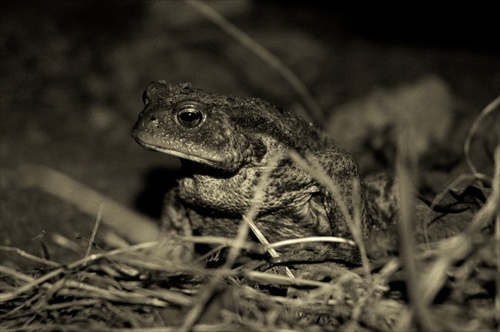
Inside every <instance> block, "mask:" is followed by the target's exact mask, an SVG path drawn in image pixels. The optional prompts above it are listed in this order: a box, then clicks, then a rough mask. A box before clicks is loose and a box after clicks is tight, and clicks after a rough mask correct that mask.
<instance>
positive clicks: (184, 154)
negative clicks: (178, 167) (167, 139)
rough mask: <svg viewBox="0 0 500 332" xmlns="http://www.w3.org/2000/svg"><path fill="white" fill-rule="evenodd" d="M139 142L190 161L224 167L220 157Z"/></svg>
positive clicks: (148, 147)
mask: <svg viewBox="0 0 500 332" xmlns="http://www.w3.org/2000/svg"><path fill="white" fill-rule="evenodd" d="M138 143H139V144H140V145H141V146H142V147H143V148H145V149H146V150H152V151H157V152H161V153H165V154H169V155H172V156H175V157H179V158H180V159H181V160H189V161H193V162H195V163H197V164H201V165H206V166H210V167H214V168H223V165H224V161H223V160H220V159H215V158H211V157H207V156H203V155H199V154H191V153H187V152H183V151H179V150H175V149H169V148H166V147H163V146H158V145H154V144H149V143H145V142H141V141H138Z"/></svg>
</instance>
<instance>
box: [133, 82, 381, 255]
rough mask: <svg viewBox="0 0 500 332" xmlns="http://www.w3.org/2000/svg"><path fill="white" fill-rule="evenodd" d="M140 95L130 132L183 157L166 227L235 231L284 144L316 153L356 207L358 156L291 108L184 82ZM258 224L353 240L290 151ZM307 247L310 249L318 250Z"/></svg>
mask: <svg viewBox="0 0 500 332" xmlns="http://www.w3.org/2000/svg"><path fill="white" fill-rule="evenodd" d="M144 101H145V108H144V110H143V111H142V112H141V114H140V115H139V119H138V122H137V123H136V125H135V127H134V129H133V131H132V135H133V137H134V138H135V139H136V141H137V142H138V143H139V144H141V145H142V146H143V147H145V148H147V149H151V150H155V151H160V152H163V153H167V154H171V155H174V156H177V157H179V158H181V161H182V165H183V170H184V174H185V176H184V177H183V178H181V179H180V180H179V183H178V187H176V188H174V189H172V191H171V192H170V193H169V194H168V195H167V198H166V202H165V208H164V215H163V222H164V224H165V225H164V226H165V227H166V228H167V229H169V230H173V231H175V232H178V233H181V234H182V233H195V234H202V235H219V236H228V237H231V236H234V235H235V233H236V230H237V228H238V225H239V222H240V220H241V216H242V215H243V214H244V213H245V212H246V211H247V210H248V209H249V207H250V206H251V201H252V198H253V196H254V194H255V187H256V185H257V183H258V180H259V178H260V176H261V174H262V172H263V170H264V169H265V168H266V166H267V164H268V162H269V160H270V158H272V157H273V156H274V155H276V154H277V153H280V152H283V153H285V152H286V151H289V150H295V151H297V152H298V153H299V154H300V155H302V156H304V157H305V156H309V158H311V157H312V158H314V159H315V160H316V161H317V162H318V163H319V164H320V165H321V167H322V168H323V169H324V170H325V171H326V173H327V174H328V175H329V176H330V177H331V178H332V179H334V181H335V182H336V183H337V186H338V188H339V190H340V196H341V197H342V198H343V200H344V204H345V205H346V207H347V208H348V210H349V212H350V213H351V214H352V213H353V201H357V199H354V198H353V197H352V196H353V191H352V186H353V181H359V177H358V170H357V164H356V162H355V161H354V159H353V157H352V156H351V155H350V154H349V153H348V152H346V151H344V150H342V149H340V148H337V147H335V146H334V145H333V144H332V143H331V142H330V141H329V139H328V138H327V136H326V135H324V134H323V133H322V132H320V131H319V130H317V129H316V128H314V127H313V126H312V125H311V124H310V123H308V122H306V121H305V120H303V119H302V118H300V117H299V116H297V115H296V114H294V113H292V112H289V111H286V110H282V109H281V108H278V107H276V106H274V105H271V104H269V103H267V102H265V101H263V100H260V99H257V98H234V97H226V96H222V95H218V94H211V93H207V92H204V91H202V90H199V89H193V88H191V85H190V84H189V83H185V84H178V85H170V84H167V83H166V82H164V81H158V82H153V83H151V84H149V85H148V87H147V89H146V91H145V92H144ZM365 192H366V190H365V189H364V186H363V185H362V190H361V191H360V195H361V196H360V197H359V201H360V202H361V213H362V218H363V221H364V223H363V230H364V233H365V235H366V234H367V230H368V229H369V228H371V227H373V225H372V224H373V222H372V221H373V220H374V215H375V214H380V213H381V211H380V210H377V209H375V208H374V207H373V204H370V200H367V199H366V198H365V196H366V194H365ZM255 221H256V225H257V227H258V228H259V229H260V230H261V231H262V232H263V233H264V235H265V236H266V237H267V239H268V240H269V241H270V242H275V241H279V240H284V239H290V238H299V237H306V236H318V235H328V236H340V237H348V238H351V236H350V232H349V227H348V225H347V223H346V221H345V218H344V216H343V215H342V213H341V212H340V209H339V205H338V203H337V202H336V201H335V199H334V198H333V196H332V194H331V193H330V192H328V191H327V190H326V189H325V188H324V187H323V186H321V185H320V184H318V183H317V182H316V181H315V180H314V179H313V178H312V177H311V176H310V175H309V174H308V173H307V172H306V171H304V170H302V169H301V168H299V167H298V166H297V165H295V164H294V163H293V162H291V161H290V159H288V158H285V159H282V160H281V162H280V163H279V164H278V166H277V167H276V168H275V170H274V171H273V172H272V174H271V176H270V179H269V181H268V183H267V185H266V195H265V198H264V199H263V200H262V202H260V205H259V214H258V217H257V218H256V220H255ZM328 248H331V249H327V250H326V251H325V250H324V249H322V250H321V251H322V252H323V254H322V255H324V252H327V253H328V254H326V256H329V257H330V258H340V259H344V258H345V255H344V254H341V252H342V250H336V249H335V248H334V247H328ZM303 249H304V248H302V249H300V250H301V251H302V253H304V252H305V250H303ZM291 252H293V250H292V251H291ZM310 252H311V253H313V252H315V253H317V252H318V248H316V249H313V250H311V251H310ZM337 252H338V253H339V254H336V253H337ZM306 256H307V255H306Z"/></svg>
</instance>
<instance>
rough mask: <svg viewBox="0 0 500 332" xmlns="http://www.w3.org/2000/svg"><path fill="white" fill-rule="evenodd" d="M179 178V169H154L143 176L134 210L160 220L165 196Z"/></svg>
mask: <svg viewBox="0 0 500 332" xmlns="http://www.w3.org/2000/svg"><path fill="white" fill-rule="evenodd" d="M180 177H181V170H180V169H172V168H165V167H155V168H151V169H150V170H148V171H147V172H146V173H145V174H144V175H143V178H144V180H143V183H144V186H143V188H142V190H141V191H140V192H139V194H138V195H137V197H136V199H135V201H134V205H135V207H136V209H137V210H138V211H139V212H141V213H143V214H145V215H147V216H150V217H152V218H154V219H156V220H158V219H160V217H161V211H162V209H163V198H164V197H165V194H166V193H167V192H168V191H169V190H170V189H172V188H173V187H175V186H176V185H177V180H178V179H179V178H180Z"/></svg>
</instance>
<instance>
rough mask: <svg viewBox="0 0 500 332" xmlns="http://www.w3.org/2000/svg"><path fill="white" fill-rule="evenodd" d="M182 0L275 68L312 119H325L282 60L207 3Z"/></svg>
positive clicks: (305, 88) (321, 121)
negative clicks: (305, 107) (297, 96)
mask: <svg viewBox="0 0 500 332" xmlns="http://www.w3.org/2000/svg"><path fill="white" fill-rule="evenodd" d="M184 2H185V3H186V4H188V5H190V6H191V7H192V8H194V9H195V10H196V11H198V12H199V13H200V14H202V15H203V16H205V17H206V18H208V19H209V20H210V21H212V22H213V23H214V24H216V25H217V26H218V27H220V28H221V29H222V30H223V31H224V32H226V33H227V34H228V35H229V36H231V37H233V38H234V39H236V40H237V41H238V42H239V43H240V44H241V45H242V46H244V47H246V48H247V49H249V50H250V51H251V52H252V53H254V54H255V55H257V56H258V57H259V58H261V59H262V60H263V61H264V62H265V63H267V64H268V65H269V66H270V67H271V68H273V69H274V70H276V71H277V72H278V73H279V74H280V75H281V76H282V77H283V78H284V79H285V80H286V81H287V82H288V84H290V85H291V86H292V88H293V89H294V90H295V91H296V92H297V93H298V94H299V95H300V97H301V98H302V100H303V102H304V104H305V105H306V106H307V108H308V109H309V110H310V111H311V116H312V117H313V120H314V121H315V122H316V123H318V124H321V123H323V122H324V120H325V116H324V114H323V111H322V110H321V108H320V107H319V105H318V104H317V103H316V101H315V100H314V98H313V97H312V96H311V93H310V92H309V90H308V89H307V87H306V86H305V85H304V83H302V81H301V80H300V79H299V78H298V77H297V75H295V73H294V72H293V71H292V70H290V69H289V68H288V67H286V66H285V65H284V64H283V62H282V61H281V60H280V59H279V58H278V57H276V56H275V55H273V54H272V53H271V52H269V51H268V50H267V49H265V48H264V47H263V46H262V45H260V44H259V43H257V42H256V41H255V40H253V39H252V38H251V37H250V36H248V35H247V34H246V33H244V32H243V31H241V30H240V29H238V28H237V27H236V26H235V25H234V24H232V23H231V22H229V21H228V20H227V19H226V18H225V17H224V16H222V15H221V14H219V13H218V12H217V11H216V10H214V9H213V8H212V7H210V6H209V5H207V4H206V3H205V2H203V1H198V0H184Z"/></svg>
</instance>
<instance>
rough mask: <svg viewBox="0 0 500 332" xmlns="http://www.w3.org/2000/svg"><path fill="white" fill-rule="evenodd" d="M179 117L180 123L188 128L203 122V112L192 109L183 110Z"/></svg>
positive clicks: (178, 114)
mask: <svg viewBox="0 0 500 332" xmlns="http://www.w3.org/2000/svg"><path fill="white" fill-rule="evenodd" d="M177 117H178V119H179V122H180V123H181V124H182V125H184V126H186V127H195V126H197V125H198V124H199V123H200V122H201V112H200V111H199V110H197V109H196V108H192V107H186V108H183V109H181V110H180V111H179V113H177Z"/></svg>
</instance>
